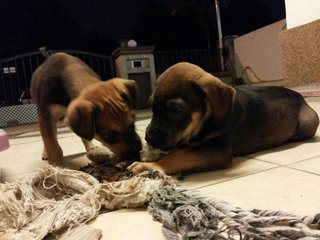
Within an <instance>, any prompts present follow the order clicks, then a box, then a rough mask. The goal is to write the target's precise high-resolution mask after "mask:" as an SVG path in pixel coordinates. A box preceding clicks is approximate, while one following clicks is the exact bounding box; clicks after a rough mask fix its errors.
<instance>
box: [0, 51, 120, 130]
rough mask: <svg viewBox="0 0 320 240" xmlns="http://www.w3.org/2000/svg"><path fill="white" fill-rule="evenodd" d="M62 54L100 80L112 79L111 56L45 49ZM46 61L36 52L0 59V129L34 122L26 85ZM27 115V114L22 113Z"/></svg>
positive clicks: (28, 85) (28, 86)
mask: <svg viewBox="0 0 320 240" xmlns="http://www.w3.org/2000/svg"><path fill="white" fill-rule="evenodd" d="M47 52H48V53H49V54H52V53H54V52H65V53H69V54H71V55H73V56H76V57H78V58H80V59H81V60H82V61H84V62H85V63H86V64H88V65H89V66H90V67H91V68H92V69H93V70H94V71H95V72H96V73H97V74H98V75H99V76H100V77H101V79H105V80H106V79H110V78H112V77H114V76H115V72H114V66H113V61H112V58H111V56H106V55H101V54H96V53H90V52H84V51H74V50H60V51H58V50H48V51H47ZM45 59H46V58H45V57H44V56H43V54H42V53H40V52H31V53H26V54H22V55H18V56H14V57H11V58H7V59H3V60H0V127H1V126H7V125H10V123H11V124H12V125H13V124H25V123H31V122H35V120H34V119H36V116H33V115H34V113H33V112H36V111H35V110H34V109H36V108H35V106H34V105H33V104H31V103H32V102H31V95H30V91H29V88H30V82H31V77H32V74H33V72H34V71H35V70H36V69H37V67H38V66H39V65H41V64H42V63H43V62H44V60H45ZM24 112H27V113H28V115H24V114H23V113H24Z"/></svg>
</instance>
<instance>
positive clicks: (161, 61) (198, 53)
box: [154, 49, 219, 75]
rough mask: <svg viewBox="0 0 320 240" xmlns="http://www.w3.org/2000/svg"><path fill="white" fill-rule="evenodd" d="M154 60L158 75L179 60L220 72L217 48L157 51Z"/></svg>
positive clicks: (208, 70) (209, 70)
mask: <svg viewBox="0 0 320 240" xmlns="http://www.w3.org/2000/svg"><path fill="white" fill-rule="evenodd" d="M154 62H155V68H156V73H157V75H160V74H161V73H162V72H164V71H165V70H166V69H167V68H168V67H170V66H172V65H173V64H175V63H178V62H190V63H193V64H196V65H198V66H200V67H201V68H203V69H204V70H206V71H207V72H211V73H213V72H219V56H218V51H217V50H216V49H211V50H210V49H202V50H185V51H156V52H155V53H154Z"/></svg>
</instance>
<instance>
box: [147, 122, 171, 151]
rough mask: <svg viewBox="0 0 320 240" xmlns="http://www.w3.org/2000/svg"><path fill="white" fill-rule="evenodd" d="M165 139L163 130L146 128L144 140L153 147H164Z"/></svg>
mask: <svg viewBox="0 0 320 240" xmlns="http://www.w3.org/2000/svg"><path fill="white" fill-rule="evenodd" d="M166 139H167V135H166V133H165V132H164V131H163V130H161V129H158V128H154V127H149V128H148V129H147V133H146V137H145V140H146V141H147V143H148V144H150V145H152V146H153V147H155V148H159V149H163V148H165V145H166Z"/></svg>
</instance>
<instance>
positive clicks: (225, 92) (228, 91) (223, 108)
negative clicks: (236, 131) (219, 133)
mask: <svg viewBox="0 0 320 240" xmlns="http://www.w3.org/2000/svg"><path fill="white" fill-rule="evenodd" d="M201 87H202V89H203V90H204V92H205V95H206V98H207V99H208V105H209V107H210V110H211V116H212V117H213V118H214V119H215V120H217V121H218V122H223V121H224V120H225V119H226V118H227V116H228V114H229V113H230V112H231V110H232V106H233V98H234V94H235V89H234V88H232V87H230V86H228V85H227V84H225V83H224V82H222V81H221V80H220V79H218V78H216V77H214V76H212V77H208V78H207V79H206V80H205V81H203V82H202V84H201Z"/></svg>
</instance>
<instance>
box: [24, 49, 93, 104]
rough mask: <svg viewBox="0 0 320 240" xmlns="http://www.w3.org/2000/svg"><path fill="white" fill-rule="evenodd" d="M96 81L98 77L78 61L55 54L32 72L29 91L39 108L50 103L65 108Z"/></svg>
mask: <svg viewBox="0 0 320 240" xmlns="http://www.w3.org/2000/svg"><path fill="white" fill-rule="evenodd" d="M98 80H99V77H98V75H97V74H96V73H95V72H94V71H92V70H91V69H90V68H89V67H88V66H87V65H86V64H85V63H84V62H82V61H81V60H80V59H78V58H76V57H73V56H71V55H69V54H66V53H55V54H52V55H51V56H49V58H48V59H46V61H45V62H44V63H43V64H42V65H40V66H39V67H38V68H37V70H36V71H35V72H34V74H33V76H32V80H31V88H30V90H31V95H32V98H33V100H34V101H35V102H36V103H37V104H38V105H40V106H41V105H44V104H51V103H53V104H59V105H63V106H67V105H68V104H69V102H70V101H71V100H72V99H74V98H75V97H77V96H78V95H79V92H80V91H81V90H82V89H83V88H84V87H86V86H88V85H89V84H92V83H94V82H96V81H98Z"/></svg>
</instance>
